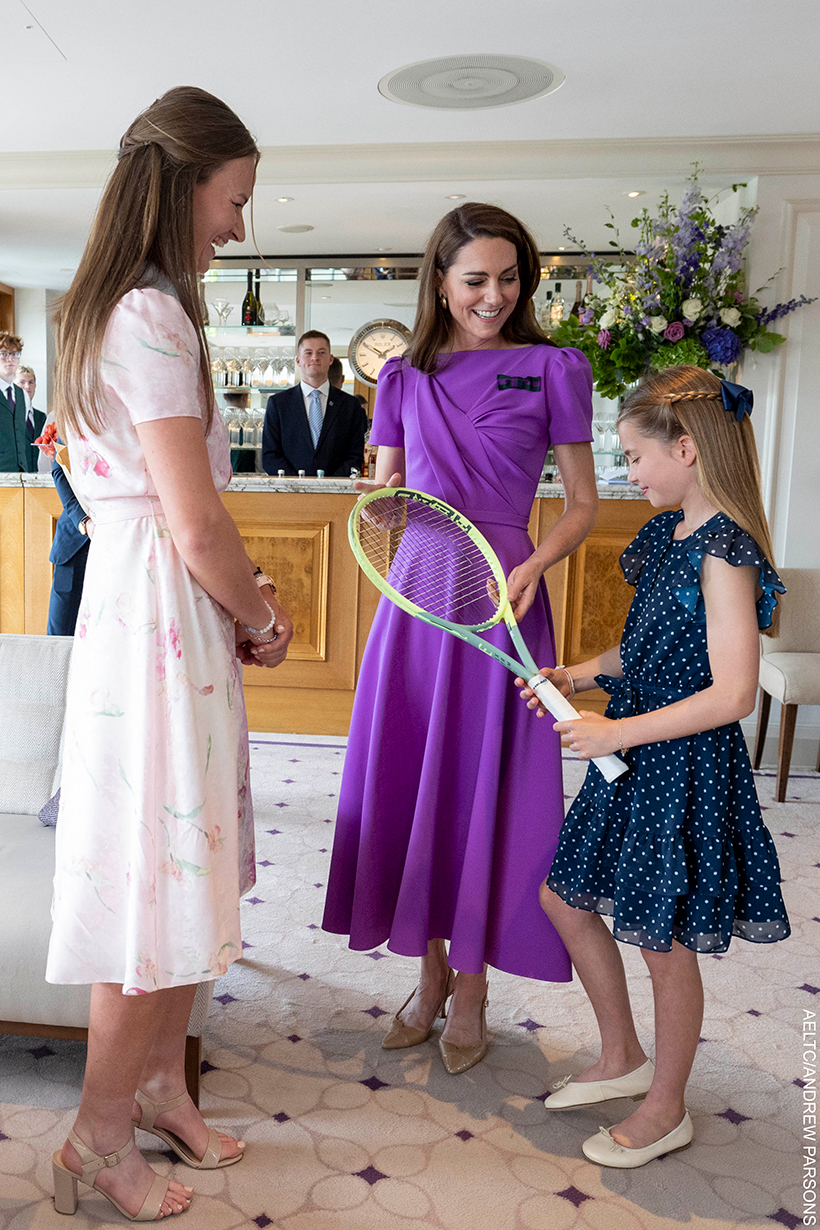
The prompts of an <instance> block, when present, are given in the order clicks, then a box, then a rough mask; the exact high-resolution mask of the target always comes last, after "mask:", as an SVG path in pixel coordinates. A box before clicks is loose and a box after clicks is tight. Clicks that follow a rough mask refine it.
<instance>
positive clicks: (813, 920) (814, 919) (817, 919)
mask: <svg viewBox="0 0 820 1230" xmlns="http://www.w3.org/2000/svg"><path fill="white" fill-rule="evenodd" d="M812 922H820V918H817V917H814V918H813V919H812Z"/></svg>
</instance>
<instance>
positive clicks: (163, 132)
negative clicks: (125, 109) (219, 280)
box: [54, 86, 259, 434]
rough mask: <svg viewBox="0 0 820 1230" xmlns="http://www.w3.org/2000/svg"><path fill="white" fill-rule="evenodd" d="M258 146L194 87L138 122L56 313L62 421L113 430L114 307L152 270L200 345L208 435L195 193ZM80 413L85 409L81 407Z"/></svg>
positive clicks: (171, 94) (169, 96)
mask: <svg viewBox="0 0 820 1230" xmlns="http://www.w3.org/2000/svg"><path fill="white" fill-rule="evenodd" d="M248 157H252V158H255V159H258V158H259V150H258V149H257V146H256V142H255V141H254V139H253V137H252V136H251V134H250V133H249V132H248V130H247V128H246V127H245V125H244V124H243V123H242V121H241V120H240V119H239V117H238V116H236V115H235V114H234V112H233V111H231V109H230V107H228V106H227V105H226V104H225V103H224V102H222V101H221V100H220V99H218V98H215V97H214V95H213V94H208V93H207V92H206V91H205V90H200V89H197V88H196V87H194V86H179V87H177V88H176V89H173V90H168V92H167V93H165V94H163V95H162V97H161V98H158V99H157V100H156V102H153V103H152V104H151V106H150V107H147V108H146V109H145V111H143V112H142V113H141V114H140V115H138V116H137V118H136V119H135V120H134V122H133V124H131V125H130V127H129V128H128V130H127V131H126V133H125V135H124V136H123V138H122V140H121V141H120V148H119V153H118V155H117V165H116V167H115V168H114V171H113V173H112V175H111V178H110V179H109V181H108V184H107V185H106V188H105V191H104V193H103V198H102V201H101V202H100V207H99V209H98V210H97V216H96V218H95V219H94V224H93V226H92V229H91V235H90V237H89V240H88V243H87V244H86V248H85V252H84V253H83V257H82V260H81V261H80V265H79V268H78V269H77V273H76V275H75V277H74V281H73V282H72V283H71V287H70V289H69V290H68V291H67V293H66V294H65V295H64V296H63V298H62V300H61V301H60V305H59V308H58V310H57V313H56V316H55V323H56V329H57V362H56V365H55V373H54V393H55V403H56V411H57V417H58V420H59V421H60V423H61V424H64V423H68V424H69V425H70V426H71V427H72V428H73V429H74V430H75V431H80V430H82V429H83V427H84V426H85V427H87V428H89V429H90V430H91V431H94V432H99V431H101V430H102V429H103V427H104V424H105V414H104V408H103V393H102V381H101V377H100V359H101V354H102V344H103V338H104V336H105V330H106V326H107V325H108V321H109V318H110V316H111V313H112V312H113V310H114V308H115V306H116V305H117V303H118V302H119V301H120V299H121V298H122V297H123V295H126V294H128V292H129V291H130V290H133V289H134V287H135V286H137V285H139V281H140V277H141V276H142V275H143V273H144V271H145V268H146V266H147V265H151V266H153V267H154V268H156V269H158V270H159V271H160V273H161V274H164V275H165V277H166V278H167V279H168V281H169V282H170V283H171V285H172V286H173V288H174V291H175V293H176V295H177V296H178V298H179V302H180V304H181V306H182V310H183V311H184V312H185V315H186V316H187V317H188V319H189V320H190V322H191V324H192V325H193V327H194V329H195V330H196V333H197V337H198V339H199V369H200V376H201V392H202V399H203V400H202V408H203V412H204V413H203V418H204V420H205V431H206V434H207V432H208V430H209V429H210V425H211V418H212V416H213V396H212V392H211V371H210V362H209V358H208V344H207V341H206V338H205V329H204V322H203V319H202V308H201V305H200V299H199V289H198V285H197V274H196V254H195V252H194V212H193V199H194V187H195V186H196V185H197V184H199V183H204V182H206V181H207V180H208V179H210V177H211V176H212V175H213V174H214V172H215V171H217V170H219V168H220V167H222V166H224V165H225V163H227V162H232V161H233V160H234V159H236V158H248ZM80 408H82V409H80Z"/></svg>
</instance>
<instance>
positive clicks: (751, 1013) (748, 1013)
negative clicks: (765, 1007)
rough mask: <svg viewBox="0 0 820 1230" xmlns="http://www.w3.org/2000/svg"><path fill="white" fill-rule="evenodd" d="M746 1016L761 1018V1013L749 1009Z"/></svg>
mask: <svg viewBox="0 0 820 1230" xmlns="http://www.w3.org/2000/svg"><path fill="white" fill-rule="evenodd" d="M746 1015H747V1016H762V1015H763V1013H762V1012H758V1010H757V1008H750V1009H749V1010H748V1012H747V1013H746Z"/></svg>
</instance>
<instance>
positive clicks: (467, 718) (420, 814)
mask: <svg viewBox="0 0 820 1230" xmlns="http://www.w3.org/2000/svg"><path fill="white" fill-rule="evenodd" d="M591 391H592V378H591V373H590V368H589V363H588V362H587V359H586V358H585V357H584V355H582V354H581V353H580V352H579V351H577V350H572V349H564V350H560V349H558V348H556V347H552V346H545V345H540V346H526V347H521V348H520V349H512V350H478V351H462V352H458V353H456V354H454V355H452V356H450V357H448V358H447V360H446V361H443V362H442V364H440V367H439V370H438V371H437V373H436V374H435V375H427V374H425V373H423V372H420V371H418V370H417V369H416V368H413V367H411V366H410V365H409V364H408V363H406V362H404V361H403V360H401V359H391V360H390V361H389V362H387V363H386V364H385V365H384V367H383V368H382V371H381V375H380V377H379V386H378V395H377V399H376V410H375V415H374V419H373V430H372V432H371V440H372V442H373V443H374V444H380V445H384V446H387V447H394V448H404V449H405V450H406V478H405V482H406V485H407V486H408V487H412V488H415V489H417V490H421V491H426V492H428V493H430V494H431V495H435V496H438V497H439V498H440V499H443V500H446V501H447V503H449V504H452V505H453V506H454V507H456V508H458V509H459V510H460V511H461V512H463V513H464V514H465V515H466V516H468V517H469V518H470V519H471V520H472V521H473V522H474V523H475V524H476V525H477V527H478V528H479V529H480V530H481V532H482V533H483V534H484V536H485V537H486V538H487V539H488V541H489V542H490V544H491V545H492V547H493V548H494V550H495V551H496V553H497V555H498V557H499V559H500V560H501V563H502V566H503V568H504V570H505V572H506V573H507V575H509V573H510V572H511V570H512V569H513V568H514V567H515V566H516V565H518V564H521V563H523V562H524V561H525V560H526V559H527V558H528V557H529V556H530V555H531V554H532V550H533V545H532V542H531V540H530V538H529V535H528V533H527V523H528V519H529V514H530V509H531V507H532V503H533V499H534V497H535V491H536V486H537V484H538V481H539V478H540V476H541V469H542V466H543V463H544V458H545V456H546V452H547V449H548V447H549V446H550V445H551V444H568V443H573V442H577V441H587V440H590V439H591V437H592V433H591V430H590V426H591V419H592V401H591ZM521 631H522V634H523V636H524V639H525V641H526V642H527V644H528V646H529V648H530V650H531V652H532V654H533V657H534V658H535V660H536V661H537V662H538V664H539V665H542V666H552V665H555V647H554V639H553V630H552V619H551V616H550V610H549V603H548V599H547V592H546V586H545V585H544V582H543V581H542V582H541V583H540V585H539V587H538V594H537V596H536V599H535V602H534V603H533V605H532V607H531V608H530V610H529V611H528V613H527V615H526V616H525V617H524V619H523V620H522V622H521ZM484 635H486V636H488V637H490V638H491V639H492V640H493V641H495V642H496V643H497V644H498V645H499V646H500V647H501V648H504V649H506V650H507V651H511V646H510V641H509V634H508V633H507V631H506V628H504V627H503V625H502V627H501V628H493V629H491V631H490V632H488V633H485V634H484ZM563 818H564V800H563V789H562V781H561V757H560V742H559V738H558V735H557V734H556V733H555V732H554V731H553V730H552V728H551V723H550V722H548V721H540V722H539V721H535V720H534V715H533V714H532V713H531V712H530V711H529V710H528V709H527V708H526V706H525V705H524V704H523V703H522V701H521V699H520V697H519V695H518V693H517V690H516V688H515V686H514V683H513V676H512V674H511V673H510V672H509V671H507V670H505V669H504V667H503V666H501V665H500V664H499V663H498V662H494V661H493V660H492V659H491V658H488V657H486V656H485V655H484V654H482V653H479V651H478V650H477V649H475V648H474V647H473V646H471V645H466V644H464V643H463V642H462V641H460V640H458V639H457V638H456V637H454V636H452V635H451V634H450V633H447V632H443V631H441V630H440V629H438V628H434V627H431V626H430V625H428V624H425V623H423V622H422V621H421V620H419V619H415V618H413V617H412V616H410V615H408V614H406V612H404V611H402V610H400V609H399V608H398V607H396V606H394V605H393V603H391V602H390V601H389V600H388V599H386V598H382V599H381V601H380V603H379V607H378V610H377V612H376V616H375V619H374V621H373V627H372V629H371V632H370V637H369V640H368V643H367V649H366V651H365V655H364V659H363V662H362V670H361V675H360V678H359V683H358V687H357V691H356V700H355V704H354V707H353V717H352V721H351V727H350V739H349V743H348V750H347V756H346V759H345V768H344V774H343V779H342V786H341V791H340V796H339V812H338V819H337V825H336V834H335V840H334V847H333V858H332V863H331V869H330V879H329V883H328V892H327V900H326V904H325V915H324V921H323V926H324V928H325V930H326V931H331V932H335V933H337V934H342V935H349V936H350V946H351V948H355V949H371V948H375V947H377V946H378V945H380V944H382V943H384V941H385V940H387V941H388V947H389V948H390V949H392V950H393V951H394V952H398V953H402V954H404V955H406V956H422V955H423V954H424V953H426V951H427V942H428V940H429V939H435V938H443V939H448V940H450V958H449V959H450V964H451V966H452V967H453V968H454V969H459V970H464V971H465V972H466V973H480V972H481V969H482V967H483V964H484V963H485V962H486V963H487V964H488V965H492V966H495V967H496V968H497V969H502V970H505V971H507V972H508V973H511V974H520V975H524V976H526V977H530V978H539V979H546V980H551V981H556V982H566V981H568V980H569V979H570V977H571V970H570V963H569V958H568V956H567V953H566V950H565V949H564V946H563V944H562V943H561V941H560V939H559V938H558V935H557V933H556V932H555V930H554V928H553V926H552V924H551V923H550V922H549V920H548V919H547V917H546V916H545V915H544V913H543V912H542V910H541V908H540V905H539V901H538V887H539V884H540V883H541V881H542V880H543V879H544V878H545V877H546V875H547V872H548V871H549V868H550V864H551V862H552V858H553V855H554V853H555V848H556V845H557V841H558V831H559V829H560V827H561V824H562V822H563Z"/></svg>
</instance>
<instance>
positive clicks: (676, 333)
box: [663, 320, 684, 342]
mask: <svg viewBox="0 0 820 1230" xmlns="http://www.w3.org/2000/svg"><path fill="white" fill-rule="evenodd" d="M683 334H684V328H683V325H682V324H681V322H680V321H679V320H673V321H672V323H671V324H669V325H667V326H666V328H665V329H664V331H663V336H664V337H665V338H666V340H667V342H679V341H680V339H681V338H682V337H683Z"/></svg>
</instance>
